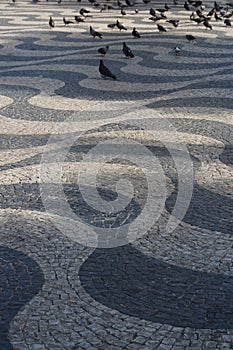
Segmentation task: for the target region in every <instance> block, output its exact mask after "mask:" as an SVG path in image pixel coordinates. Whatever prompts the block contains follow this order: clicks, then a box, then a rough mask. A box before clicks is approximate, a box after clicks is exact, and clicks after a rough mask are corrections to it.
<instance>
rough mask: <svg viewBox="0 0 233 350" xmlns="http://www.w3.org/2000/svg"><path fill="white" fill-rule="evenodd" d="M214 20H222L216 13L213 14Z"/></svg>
mask: <svg viewBox="0 0 233 350" xmlns="http://www.w3.org/2000/svg"><path fill="white" fill-rule="evenodd" d="M214 18H215V20H216V21H221V20H222V17H220V16H218V15H217V13H216V12H215V13H214Z"/></svg>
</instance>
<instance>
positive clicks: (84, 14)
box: [79, 9, 90, 17]
mask: <svg viewBox="0 0 233 350" xmlns="http://www.w3.org/2000/svg"><path fill="white" fill-rule="evenodd" d="M79 13H80V15H81V16H84V17H85V16H86V15H87V14H88V13H90V11H89V10H86V9H81V10H80V11H79Z"/></svg>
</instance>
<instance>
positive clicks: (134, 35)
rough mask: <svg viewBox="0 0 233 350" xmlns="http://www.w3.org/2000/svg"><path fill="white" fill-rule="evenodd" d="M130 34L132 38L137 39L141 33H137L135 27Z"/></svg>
mask: <svg viewBox="0 0 233 350" xmlns="http://www.w3.org/2000/svg"><path fill="white" fill-rule="evenodd" d="M132 35H133V37H134V38H136V39H138V38H141V35H140V34H139V33H138V31H137V29H136V28H133V30H132Z"/></svg>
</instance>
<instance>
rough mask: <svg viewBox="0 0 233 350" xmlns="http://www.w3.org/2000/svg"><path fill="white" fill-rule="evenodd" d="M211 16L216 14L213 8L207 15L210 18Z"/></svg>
mask: <svg viewBox="0 0 233 350" xmlns="http://www.w3.org/2000/svg"><path fill="white" fill-rule="evenodd" d="M213 14H216V12H215V8H214V7H213V8H212V9H211V10H210V11H209V12H208V13H207V17H212V16H213Z"/></svg>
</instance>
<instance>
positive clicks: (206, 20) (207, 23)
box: [203, 19, 213, 30]
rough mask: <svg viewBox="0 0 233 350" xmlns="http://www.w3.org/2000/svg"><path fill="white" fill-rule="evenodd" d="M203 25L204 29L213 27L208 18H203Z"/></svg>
mask: <svg viewBox="0 0 233 350" xmlns="http://www.w3.org/2000/svg"><path fill="white" fill-rule="evenodd" d="M203 25H204V26H205V27H206V29H208V28H209V29H210V30H212V29H213V28H212V25H211V24H210V23H209V21H208V19H204V21H203Z"/></svg>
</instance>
